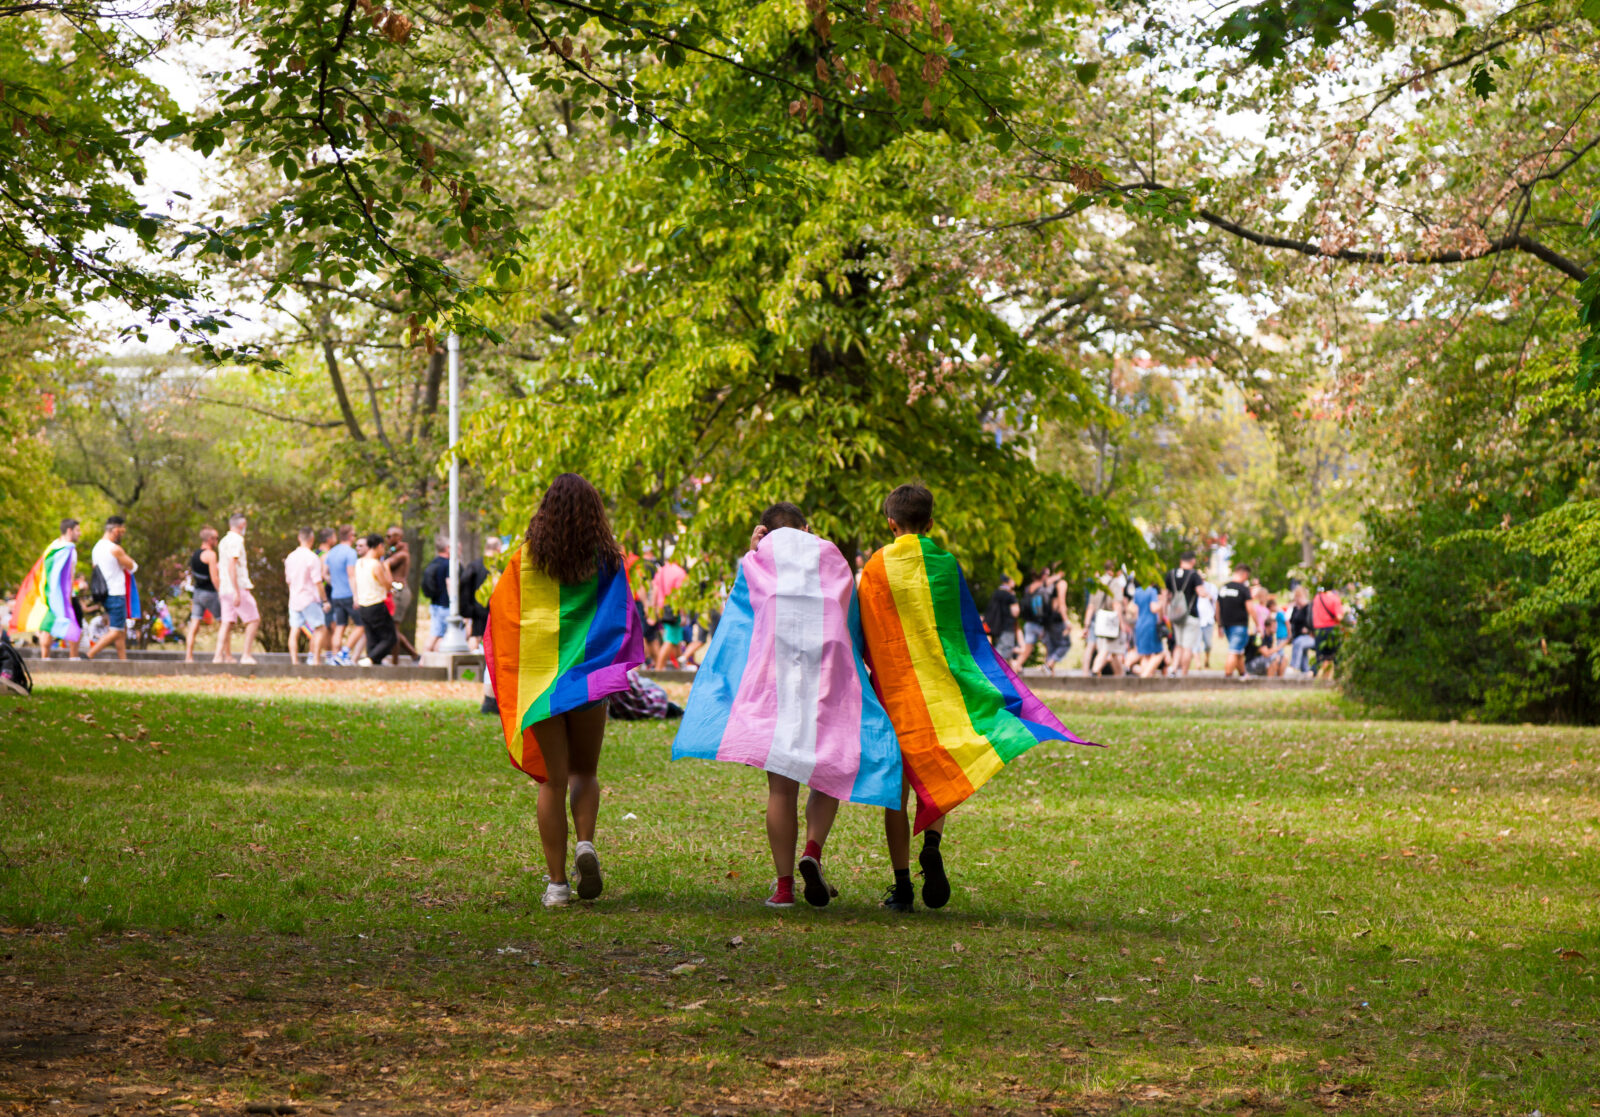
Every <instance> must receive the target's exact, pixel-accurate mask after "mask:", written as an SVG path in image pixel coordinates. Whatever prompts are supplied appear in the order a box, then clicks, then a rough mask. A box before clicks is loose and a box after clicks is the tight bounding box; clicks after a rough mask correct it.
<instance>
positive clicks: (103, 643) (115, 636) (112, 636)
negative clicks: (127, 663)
mask: <svg viewBox="0 0 1600 1117" xmlns="http://www.w3.org/2000/svg"><path fill="white" fill-rule="evenodd" d="M112 644H115V645H116V646H117V658H118V659H127V658H128V630H127V629H125V628H113V629H111V630H110V631H109V632H107V633H106V634H105V635H104V636H102V637H100V639H98V640H96V641H95V642H94V643H93V644H91V645H90V646H89V658H90V659H93V658H94V657H95V656H97V655H99V654H100V652H102V651H104V650H105V649H106V648H108V647H110V646H111V645H112Z"/></svg>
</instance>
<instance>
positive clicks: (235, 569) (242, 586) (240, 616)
mask: <svg viewBox="0 0 1600 1117" xmlns="http://www.w3.org/2000/svg"><path fill="white" fill-rule="evenodd" d="M246 526H248V524H247V521H246V520H245V517H244V515H243V514H242V513H239V512H235V513H234V514H233V515H232V516H229V517H228V534H227V535H224V536H223V537H222V542H221V543H218V544H217V574H218V576H219V577H220V578H221V579H222V582H221V584H219V585H218V586H217V595H218V596H219V597H221V598H222V630H221V631H220V632H218V633H217V654H216V655H215V656H214V657H212V662H213V663H232V662H233V661H234V660H233V651H232V649H231V648H230V646H229V645H230V643H231V639H230V638H231V636H232V632H233V626H234V625H236V624H242V625H244V648H243V650H242V651H241V653H240V655H239V662H240V663H254V662H256V657H255V656H253V655H252V654H250V650H251V649H252V648H253V647H255V640H256V629H258V628H260V627H261V611H260V610H259V609H257V608H256V599H255V595H254V594H252V593H251V592H250V591H251V590H252V589H254V588H255V586H254V585H253V584H252V583H251V581H250V564H249V561H248V560H247V559H246V557H245V551H244V532H245V528H246Z"/></svg>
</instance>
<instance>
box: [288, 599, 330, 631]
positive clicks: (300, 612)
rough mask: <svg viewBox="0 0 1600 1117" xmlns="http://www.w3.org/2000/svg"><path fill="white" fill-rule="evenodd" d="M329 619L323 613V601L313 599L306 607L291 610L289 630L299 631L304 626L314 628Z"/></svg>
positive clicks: (319, 626)
mask: <svg viewBox="0 0 1600 1117" xmlns="http://www.w3.org/2000/svg"><path fill="white" fill-rule="evenodd" d="M327 623H328V622H327V619H326V618H325V617H324V616H323V615H322V603H321V602H318V601H313V602H312V603H311V604H310V605H307V606H306V607H305V608H304V609H290V610H289V631H290V632H299V631H300V630H301V629H302V628H309V629H312V630H315V629H318V628H321V627H322V626H323V625H325V624H327Z"/></svg>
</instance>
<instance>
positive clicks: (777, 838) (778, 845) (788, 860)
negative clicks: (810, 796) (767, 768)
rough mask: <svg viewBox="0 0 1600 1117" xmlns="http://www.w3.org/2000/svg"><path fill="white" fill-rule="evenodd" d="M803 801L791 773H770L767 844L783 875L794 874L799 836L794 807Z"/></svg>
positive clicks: (774, 864)
mask: <svg viewBox="0 0 1600 1117" xmlns="http://www.w3.org/2000/svg"><path fill="white" fill-rule="evenodd" d="M799 802H800V785H799V784H798V783H796V782H795V781H794V780H791V779H790V778H789V777H788V776H780V775H777V774H776V773H774V772H768V773H767V845H768V846H770V847H771V849H772V867H773V868H774V869H776V870H777V871H778V876H780V877H792V876H794V843H795V840H796V838H797V837H798V836H799V824H798V823H797V822H796V821H795V808H796V807H797V806H798V805H799Z"/></svg>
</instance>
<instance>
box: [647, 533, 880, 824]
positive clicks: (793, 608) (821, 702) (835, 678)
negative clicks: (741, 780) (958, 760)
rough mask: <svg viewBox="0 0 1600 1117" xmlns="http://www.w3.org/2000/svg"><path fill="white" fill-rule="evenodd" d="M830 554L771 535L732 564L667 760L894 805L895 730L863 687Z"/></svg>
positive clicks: (842, 576) (839, 570)
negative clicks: (742, 769)
mask: <svg viewBox="0 0 1600 1117" xmlns="http://www.w3.org/2000/svg"><path fill="white" fill-rule="evenodd" d="M854 586H855V578H854V576H853V575H852V573H851V570H850V564H849V563H848V562H846V561H845V557H844V556H843V555H842V554H840V553H839V548H837V547H835V546H834V545H833V544H832V543H829V542H828V541H826V540H824V539H819V538H817V536H815V535H812V534H810V533H809V532H804V531H800V530H797V529H795V528H779V529H777V530H776V531H774V532H772V533H771V534H769V535H767V536H766V538H764V539H762V540H761V544H760V546H758V547H757V548H756V549H755V550H754V551H752V552H750V553H749V554H747V555H745V557H744V558H743V559H742V560H741V561H740V563H739V576H738V578H737V580H736V581H735V582H734V585H733V593H732V594H731V595H730V596H729V598H728V602H727V605H726V606H725V607H724V608H723V612H722V620H721V621H720V622H718V624H717V631H716V634H715V635H714V636H713V637H712V638H711V647H710V648H709V649H708V650H707V652H706V658H705V662H704V663H703V664H701V666H700V670H699V671H697V672H696V673H695V677H694V687H693V689H691V690H690V692H689V703H688V706H687V707H686V708H685V710H684V713H683V722H682V724H681V725H680V726H679V727H678V735H677V737H676V738H675V739H674V740H673V742H672V759H674V760H678V759H680V758H682V757H699V758H701V759H705V760H726V761H731V762H733V763H736V764H748V765H750V766H751V767H752V768H760V769H762V770H763V771H767V772H774V773H776V774H778V775H780V776H787V777H789V778H790V779H792V780H796V781H798V782H800V783H803V784H805V785H806V786H808V787H810V788H812V789H813V790H816V791H820V792H822V793H823V794H824V795H831V796H833V797H834V798H835V799H843V800H849V801H851V802H855V803H870V804H874V805H876V806H880V807H898V806H899V805H900V749H899V747H898V746H897V745H896V744H895V736H894V726H893V725H891V724H890V722H889V715H888V714H887V713H886V712H885V711H884V708H883V706H882V704H881V703H880V702H879V701H878V697H877V695H875V694H874V693H873V692H872V688H871V686H870V685H869V684H868V681H867V671H866V664H865V663H864V662H863V661H862V658H861V650H860V649H861V629H860V626H859V625H855V626H852V624H851V614H850V601H851V598H852V596H853V590H854Z"/></svg>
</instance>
